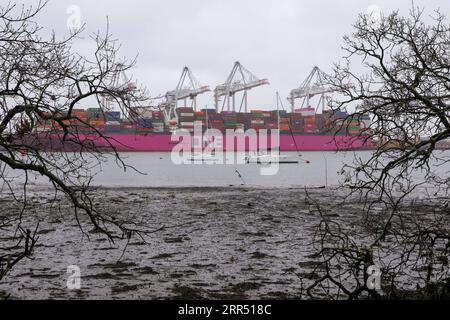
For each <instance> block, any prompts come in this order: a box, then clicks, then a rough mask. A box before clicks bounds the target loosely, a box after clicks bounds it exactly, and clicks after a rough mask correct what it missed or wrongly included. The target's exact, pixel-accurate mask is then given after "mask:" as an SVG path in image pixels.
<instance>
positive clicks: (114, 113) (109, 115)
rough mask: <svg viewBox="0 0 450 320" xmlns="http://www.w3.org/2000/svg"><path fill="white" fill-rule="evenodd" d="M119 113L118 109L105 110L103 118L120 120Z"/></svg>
mask: <svg viewBox="0 0 450 320" xmlns="http://www.w3.org/2000/svg"><path fill="white" fill-rule="evenodd" d="M120 118H121V114H120V112H118V111H107V112H105V120H106V122H109V121H120Z"/></svg>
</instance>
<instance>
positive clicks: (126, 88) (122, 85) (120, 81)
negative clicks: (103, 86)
mask: <svg viewBox="0 0 450 320" xmlns="http://www.w3.org/2000/svg"><path fill="white" fill-rule="evenodd" d="M116 71H117V72H114V75H113V78H112V79H111V88H112V89H113V90H116V91H119V92H121V93H122V94H123V96H126V95H128V94H130V93H132V92H133V91H136V89H137V85H136V83H135V82H133V81H132V80H131V79H130V78H129V77H128V76H127V74H126V72H125V67H124V65H123V64H121V63H119V64H117V65H116ZM114 101H115V98H114V97H112V96H111V95H102V105H103V106H104V108H105V111H113V103H114Z"/></svg>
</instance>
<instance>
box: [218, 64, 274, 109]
mask: <svg viewBox="0 0 450 320" xmlns="http://www.w3.org/2000/svg"><path fill="white" fill-rule="evenodd" d="M266 84H269V81H268V80H267V79H258V78H257V77H256V76H255V75H254V74H252V73H251V72H250V71H248V70H247V69H245V68H244V67H243V66H242V65H241V63H240V62H239V61H238V62H235V64H234V66H233V70H232V71H231V73H230V75H229V76H228V78H227V81H226V82H225V83H224V84H221V85H219V86H217V87H216V88H215V89H214V102H215V107H216V110H217V112H219V103H220V100H221V97H225V98H224V100H223V103H222V109H221V111H224V109H225V106H226V109H227V111H236V97H235V96H236V93H238V92H244V94H243V96H242V101H241V104H240V107H239V112H241V111H242V108H243V107H244V110H245V112H247V111H248V110H247V92H248V90H250V89H253V88H256V87H259V86H262V85H266ZM230 99H231V103H230Z"/></svg>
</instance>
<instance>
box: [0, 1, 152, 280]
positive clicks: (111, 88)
mask: <svg viewBox="0 0 450 320" xmlns="http://www.w3.org/2000/svg"><path fill="white" fill-rule="evenodd" d="M45 5H46V2H39V3H38V4H37V5H36V6H35V7H29V8H25V7H23V8H18V7H17V6H16V5H15V4H12V3H10V4H7V5H5V6H0V64H1V68H0V179H1V182H2V184H3V187H2V193H6V192H10V193H11V196H12V197H14V199H16V200H17V201H18V203H20V205H21V208H22V209H19V210H18V211H17V212H6V210H2V211H3V212H1V214H0V230H5V228H7V227H8V226H10V225H11V224H15V226H16V228H15V234H14V239H16V240H17V244H16V245H14V246H12V247H10V248H2V249H1V250H0V279H1V278H2V277H3V276H4V275H5V274H6V272H7V271H9V270H10V269H11V268H12V267H13V266H14V265H15V264H16V263H17V262H19V261H20V260H21V259H22V258H24V257H27V256H29V255H30V254H31V251H32V249H33V246H34V244H35V242H36V240H37V238H36V234H35V232H32V231H30V230H25V229H23V228H22V218H23V215H24V214H25V213H26V202H27V201H26V200H27V196H26V194H27V186H28V183H29V179H30V177H31V175H38V176H42V177H45V178H46V179H48V181H50V183H51V184H52V186H53V187H54V189H55V190H56V191H57V192H59V193H62V194H64V195H66V196H67V198H68V199H69V200H70V202H71V204H72V206H73V209H74V210H73V214H74V215H75V218H76V219H77V221H79V219H81V218H87V219H88V221H90V223H91V224H92V225H93V226H94V228H95V230H96V231H98V232H101V233H103V234H104V235H106V236H107V237H108V238H109V239H110V240H111V241H114V239H117V238H124V237H125V238H126V237H130V235H131V233H132V232H139V230H137V229H136V228H132V227H129V224H125V223H124V222H123V221H120V220H118V219H116V218H113V217H110V216H108V215H106V214H103V213H101V212H100V211H99V210H98V208H97V207H96V206H95V205H94V204H93V201H92V199H91V197H90V194H89V185H90V182H91V179H92V171H91V169H92V168H93V167H95V162H96V161H97V162H98V161H102V153H101V152H100V151H105V150H98V148H97V147H95V144H93V143H92V141H93V140H99V139H100V140H102V141H103V142H104V144H105V145H106V146H107V147H108V148H107V149H108V151H109V152H110V153H112V154H113V155H114V156H115V158H116V160H117V162H118V163H119V165H121V166H122V167H123V168H127V165H126V164H125V163H124V162H122V161H121V159H120V157H119V154H118V153H117V152H115V149H114V147H113V145H112V143H111V140H110V138H108V136H107V135H106V134H104V133H103V132H101V131H99V130H98V129H97V128H96V127H95V126H92V125H90V124H89V122H88V121H87V120H86V119H82V118H80V117H78V116H77V114H76V113H74V111H73V110H74V109H76V108H77V107H78V108H79V107H80V106H86V105H88V106H91V107H96V106H97V107H99V108H101V109H102V110H103V111H107V110H106V107H107V105H108V104H107V103H105V101H113V102H114V103H115V105H116V106H119V108H120V109H121V110H122V111H123V112H124V113H125V114H128V112H127V110H129V109H130V107H133V106H142V105H143V104H144V103H145V102H146V101H147V92H146V90H145V88H141V87H140V88H134V90H127V89H128V88H124V87H123V86H118V85H117V81H116V79H117V77H119V76H120V74H121V73H122V72H125V71H128V70H130V69H131V68H132V67H133V66H134V65H135V59H133V60H127V59H122V58H120V57H119V49H120V46H119V45H118V43H117V41H116V40H115V39H113V38H112V36H111V34H110V33H109V31H108V30H106V32H105V33H104V34H103V35H102V33H100V32H99V33H97V34H94V35H92V36H91V40H92V41H93V42H94V43H95V44H96V50H95V52H93V53H92V56H91V57H89V56H82V55H79V54H77V53H76V52H75V51H74V50H73V48H72V46H73V42H74V40H76V39H78V38H79V37H81V35H82V33H83V32H84V31H83V29H84V28H82V29H81V30H79V31H77V32H75V33H73V34H71V35H70V36H69V37H67V38H64V39H62V40H57V36H56V35H55V34H52V35H50V36H48V37H45V36H44V34H45V30H43V29H42V28H41V27H40V26H39V24H38V23H37V22H36V17H37V16H38V15H39V14H40V12H41V11H42V10H43V9H44V7H45ZM42 123H45V124H46V126H47V127H46V130H44V131H42V130H38V127H39V125H38V124H42ZM81 132H83V133H85V134H84V135H81V134H79V133H81ZM86 132H87V134H86ZM55 133H57V134H55ZM81 137H83V138H81ZM87 137H89V138H87ZM61 150H71V151H74V152H70V153H65V152H53V151H61ZM12 170H13V171H14V172H17V171H19V172H22V174H21V177H20V179H19V180H17V178H16V179H12V178H11V175H10V173H11V171H12ZM18 190H19V191H20V190H21V191H23V192H22V194H21V195H20V196H17V197H16V196H15V195H16V193H17V192H18ZM80 228H81V224H80ZM82 231H83V232H84V230H83V228H82ZM2 233H3V231H2Z"/></svg>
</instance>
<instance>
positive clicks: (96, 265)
mask: <svg viewBox="0 0 450 320" xmlns="http://www.w3.org/2000/svg"><path fill="white" fill-rule="evenodd" d="M308 193H309V195H310V196H311V197H312V198H314V199H315V200H317V201H318V202H319V203H320V204H321V205H323V206H324V207H326V208H327V211H326V212H327V213H326V214H327V215H329V217H330V218H332V219H334V220H335V221H339V222H340V223H342V224H343V225H347V226H351V227H352V228H353V227H354V228H359V227H361V225H360V222H361V220H362V214H361V208H360V207H359V205H358V203H356V202H355V203H353V204H352V203H348V204H346V205H342V204H341V201H342V197H341V196H339V194H338V193H337V192H336V191H335V190H328V189H320V190H315V189H310V190H308ZM53 197H54V195H53V193H52V192H51V190H48V189H41V190H37V191H34V192H33V193H32V194H31V195H29V199H28V200H29V201H30V203H31V205H30V208H29V210H28V211H27V212H28V213H27V215H26V217H24V225H26V226H28V227H30V228H33V226H35V224H36V221H39V231H38V234H39V241H38V244H37V246H36V249H35V252H34V255H33V257H32V259H26V260H24V261H22V262H21V263H20V264H19V265H18V266H17V267H15V269H14V270H13V271H12V272H11V273H10V274H9V275H8V276H7V277H6V278H5V279H3V281H2V283H0V291H1V292H3V295H10V297H11V298H17V299H48V298H49V299H66V298H70V299H177V298H185V299H186V298H187V299H285V298H288V299H297V298H300V297H301V292H302V290H303V289H304V287H305V286H306V285H307V284H308V281H311V280H309V279H308V278H309V272H310V271H311V268H312V266H314V265H315V263H316V262H317V261H316V259H315V258H314V255H313V253H314V250H313V248H312V246H311V242H312V239H313V236H314V232H315V231H316V227H317V223H318V221H319V214H318V213H317V212H314V211H311V210H310V205H309V203H308V201H306V191H305V189H301V188H298V189H296V188H290V189H263V188H261V189H258V188H190V189H183V188H172V189H170V188H166V189H161V188H159V189H143V188H140V189H133V188H121V189H100V190H97V191H96V197H95V202H96V203H97V205H100V206H101V207H102V210H105V212H108V213H109V214H111V215H113V216H117V217H122V218H126V219H128V220H130V221H133V222H134V223H137V224H139V225H145V226H146V227H147V228H148V229H149V230H152V229H153V230H158V229H161V230H159V231H157V232H155V233H152V234H149V235H147V236H145V237H144V239H141V238H138V237H132V238H131V239H130V241H126V240H123V241H116V242H115V243H112V242H110V241H108V239H106V238H105V236H103V235H99V234H97V233H95V232H93V231H92V230H91V229H92V227H91V226H89V225H88V224H86V222H85V221H84V220H83V219H82V225H83V227H84V228H85V229H84V230H85V231H86V233H87V235H83V233H82V232H81V231H80V228H79V226H78V224H77V223H76V221H75V219H74V216H73V212H72V211H71V209H70V206H69V204H68V203H67V201H66V200H64V198H62V197H61V198H58V199H57V201H56V203H55V202H53ZM0 205H1V215H2V217H6V216H13V215H14V214H17V213H18V212H19V211H20V209H21V207H20V206H19V204H18V203H17V202H15V201H14V200H13V199H12V198H11V197H10V196H8V195H7V194H6V193H3V194H2V195H1V196H0ZM6 231H7V230H5V231H2V233H3V235H2V239H1V240H0V241H2V242H3V243H4V242H5V241H8V238H7V237H6V234H8V233H7V232H6ZM9 231H12V230H9ZM362 236H363V235H362ZM9 240H11V239H9ZM69 265H77V266H79V267H80V269H81V289H80V290H74V291H71V290H68V288H67V279H68V274H67V273H66V272H67V267H68V266H69Z"/></svg>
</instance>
